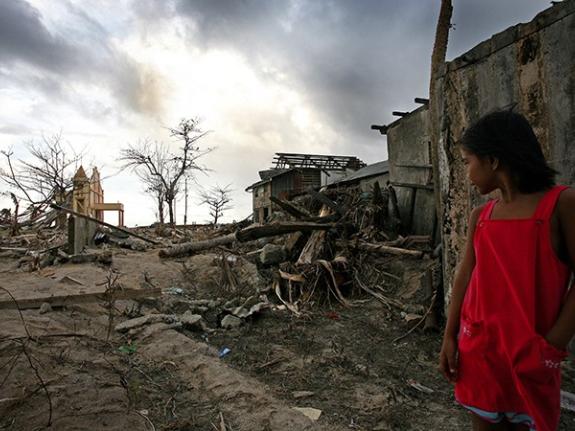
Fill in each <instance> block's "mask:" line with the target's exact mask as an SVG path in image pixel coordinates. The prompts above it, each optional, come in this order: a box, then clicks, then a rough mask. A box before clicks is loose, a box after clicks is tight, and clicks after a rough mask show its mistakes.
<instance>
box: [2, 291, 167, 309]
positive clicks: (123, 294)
mask: <svg viewBox="0 0 575 431" xmlns="http://www.w3.org/2000/svg"><path fill="white" fill-rule="evenodd" d="M161 294H162V289H159V288H157V289H119V290H116V291H115V292H114V294H113V296H112V298H113V299H114V300H117V299H135V298H151V297H158V296H160V295H161ZM108 300H109V298H108V297H107V294H106V291H105V290H102V291H99V292H89V293H77V294H68V295H53V296H43V297H34V298H23V299H18V298H16V301H17V302H18V307H19V308H20V309H21V310H25V309H30V308H40V307H41V306H42V304H43V303H45V302H46V303H48V304H50V305H51V306H52V307H63V306H65V305H72V304H87V303H91V302H103V301H108ZM18 307H17V306H16V303H15V302H14V301H13V300H12V299H10V298H7V299H0V310H15V309H17V308H18Z"/></svg>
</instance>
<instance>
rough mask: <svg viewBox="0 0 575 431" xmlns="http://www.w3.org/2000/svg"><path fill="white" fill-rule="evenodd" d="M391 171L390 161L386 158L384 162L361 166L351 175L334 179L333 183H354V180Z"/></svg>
mask: <svg viewBox="0 0 575 431" xmlns="http://www.w3.org/2000/svg"><path fill="white" fill-rule="evenodd" d="M388 172H389V161H388V160H384V161H382V162H377V163H373V164H371V165H368V166H366V167H365V168H361V169H359V170H357V171H355V172H353V173H352V174H350V175H347V176H345V177H343V178H341V179H339V180H336V181H334V182H333V183H330V185H331V184H344V183H352V182H354V181H359V180H363V179H365V178H369V177H375V176H378V175H383V174H386V173H388Z"/></svg>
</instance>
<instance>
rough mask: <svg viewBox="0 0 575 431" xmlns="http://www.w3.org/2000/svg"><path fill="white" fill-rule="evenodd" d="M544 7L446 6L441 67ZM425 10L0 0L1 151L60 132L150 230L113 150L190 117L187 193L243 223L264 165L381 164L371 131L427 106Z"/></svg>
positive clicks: (430, 31) (235, 0)
mask: <svg viewBox="0 0 575 431" xmlns="http://www.w3.org/2000/svg"><path fill="white" fill-rule="evenodd" d="M549 6H550V4H549V1H541V0H503V1H502V0H482V1H476V0H454V16H453V20H452V21H453V22H454V23H455V29H454V30H453V31H452V32H451V33H450V42H449V50H448V57H449V58H454V57H456V56H458V55H460V54H462V53H463V52H465V51H467V50H468V49H471V48H472V47H473V46H474V45H476V44H477V43H479V42H481V41H482V40H484V39H486V38H488V37H490V36H491V35H492V34H493V33H496V32H499V31H502V30H504V29H505V28H507V27H509V26H511V25H514V24H517V23H519V22H527V21H530V20H531V19H532V18H533V17H534V16H535V15H536V14H537V13H538V12H539V11H541V10H544V9H546V8H547V7H549ZM438 10H439V0H98V1H96V0H93V1H86V0H0V149H4V150H5V149H8V148H12V149H13V150H14V151H15V154H16V155H17V156H19V157H20V158H24V159H25V158H26V157H27V155H26V154H27V153H26V147H25V143H26V142H30V141H36V142H39V140H40V139H41V138H42V136H52V135H54V134H58V133H60V134H61V136H62V140H63V141H65V142H66V143H67V145H70V146H72V147H74V148H76V149H84V150H85V152H86V156H85V162H84V164H85V167H86V168H89V167H91V166H94V165H97V166H98V167H99V169H100V171H101V173H102V175H103V176H104V177H106V179H105V181H104V183H103V186H104V190H105V193H106V201H108V202H117V201H121V202H123V203H124V204H125V208H126V223H127V224H128V225H136V224H140V225H141V224H149V223H151V222H153V221H154V205H153V201H152V200H151V199H149V198H148V197H146V195H145V194H144V193H143V186H141V185H140V184H139V183H138V180H137V178H136V177H135V176H134V175H130V173H129V172H128V171H126V170H122V169H121V164H120V163H119V162H118V157H119V152H120V150H121V149H122V148H125V147H127V146H128V145H130V144H136V143H137V142H138V141H140V140H143V139H150V140H157V141H163V142H165V143H167V144H168V145H171V146H173V147H174V148H177V145H178V144H177V143H175V142H173V141H172V140H171V138H170V136H169V133H168V131H167V129H166V128H167V127H170V126H175V125H177V123H178V122H179V121H180V119H182V118H189V117H200V118H201V119H202V127H203V128H204V129H205V130H210V131H211V132H210V133H209V134H208V135H207V136H206V137H205V138H203V139H202V140H201V141H200V146H202V147H215V148H216V149H215V150H214V151H213V152H212V153H210V154H209V155H207V156H206V157H205V158H204V159H203V164H204V165H206V166H208V167H209V168H210V169H211V172H210V174H209V175H203V174H200V175H199V176H198V178H197V182H198V183H199V185H200V186H203V187H208V186H209V185H211V184H220V185H226V184H231V185H232V187H233V189H234V190H235V192H234V193H233V198H234V204H235V208H234V209H233V210H231V211H229V212H228V213H227V214H226V217H225V220H228V221H231V220H232V219H240V218H244V217H246V216H247V215H249V214H250V212H251V198H250V195H249V194H247V193H246V192H245V191H244V189H245V188H246V187H247V186H248V185H250V184H251V183H253V182H255V181H257V180H258V175H257V172H258V170H260V169H265V168H268V167H270V166H271V161H272V157H273V154H274V153H275V152H309V153H318V154H339V155H355V156H358V157H360V158H361V159H362V160H364V161H365V162H367V163H373V162H376V161H379V160H384V159H386V158H387V151H386V147H385V140H384V139H383V138H382V137H381V136H380V135H379V134H378V133H377V132H374V131H371V130H370V125H371V124H374V123H378V124H386V123H389V122H391V121H393V117H392V116H391V111H393V110H412V109H414V108H416V105H415V104H414V103H413V98H414V97H427V93H428V85H429V68H430V57H431V49H432V44H433V37H434V32H435V24H436V20H437V14H438ZM3 162H4V161H3V160H2V161H0V163H3ZM0 166H1V165H0ZM194 187H197V186H194ZM5 191H6V188H5V186H4V185H0V192H5ZM198 201H199V199H198V198H197V196H196V194H195V192H194V190H192V191H191V195H190V207H191V209H190V214H189V216H188V219H189V220H195V221H197V222H198V223H202V222H205V221H206V220H207V219H208V215H207V210H206V209H204V208H202V207H201V206H199V205H198ZM3 202H5V201H3ZM0 206H3V205H0ZM182 209H183V204H181V203H180V204H178V209H177V214H178V221H179V222H181V221H182V218H183V211H182ZM107 220H108V221H113V220H114V217H113V216H112V215H110V218H107Z"/></svg>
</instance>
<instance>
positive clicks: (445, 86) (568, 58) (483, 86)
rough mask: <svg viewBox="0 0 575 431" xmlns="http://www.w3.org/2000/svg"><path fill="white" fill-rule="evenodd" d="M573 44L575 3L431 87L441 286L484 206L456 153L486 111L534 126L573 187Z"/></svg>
mask: <svg viewBox="0 0 575 431" xmlns="http://www.w3.org/2000/svg"><path fill="white" fill-rule="evenodd" d="M574 40H575V1H572V0H569V1H563V2H561V3H557V4H555V5H554V6H552V7H550V8H549V9H547V10H545V11H543V12H541V13H540V14H538V15H537V16H536V17H535V18H534V19H533V20H532V21H531V22H529V23H527V24H518V25H516V26H514V27H510V28H508V29H507V30H505V31H503V32H501V33H498V34H495V35H494V36H492V37H491V38H490V39H489V40H486V41H484V42H482V43H480V44H479V45H477V46H476V47H474V48H473V49H471V50H469V51H468V52H466V53H465V54H463V55H461V56H460V57H458V58H456V59H454V60H453V61H450V62H448V63H446V65H445V69H444V74H443V76H442V77H441V79H440V80H439V81H438V82H437V83H436V85H437V86H438V88H439V89H440V91H439V94H441V95H442V96H441V100H440V101H439V103H440V116H441V118H440V120H439V122H440V125H441V132H440V133H441V134H440V141H439V172H438V175H437V177H438V178H439V184H438V186H439V188H440V193H441V207H442V208H441V218H442V220H441V225H442V227H443V232H442V234H443V235H442V236H443V246H444V247H443V250H444V256H443V258H444V277H445V278H444V279H445V285H446V286H451V284H452V276H453V270H454V268H455V265H456V263H457V260H458V256H459V255H460V252H461V250H462V248H463V246H464V243H465V233H466V230H467V220H468V216H469V213H470V211H471V209H472V208H473V207H475V206H477V205H479V204H480V203H482V202H483V199H482V198H481V197H480V196H479V195H478V194H477V193H476V192H475V191H474V190H473V189H472V188H470V187H469V186H468V182H467V181H466V178H465V168H464V166H463V164H462V162H461V157H460V156H459V154H458V150H457V147H456V145H457V142H458V141H459V139H460V138H461V136H462V133H463V131H464V130H465V129H466V127H468V126H469V125H470V124H472V123H473V122H475V121H477V120H478V119H479V118H480V117H481V116H483V115H485V114H487V113H489V112H491V111H494V110H498V109H509V108H512V107H513V108H514V109H515V110H517V111H518V112H521V113H522V114H524V115H525V116H526V117H527V118H528V119H529V121H530V122H531V124H532V125H533V127H534V130H535V133H536V134H537V137H538V138H539V140H540V142H541V144H542V147H543V151H544V153H545V155H546V157H547V159H548V160H549V162H550V164H551V166H552V167H553V168H555V169H556V170H557V171H558V172H559V175H558V177H557V181H558V182H559V183H563V184H571V185H573V184H575V147H574V145H575V43H573V41H574ZM446 290H448V289H446ZM446 293H447V295H449V293H450V292H446Z"/></svg>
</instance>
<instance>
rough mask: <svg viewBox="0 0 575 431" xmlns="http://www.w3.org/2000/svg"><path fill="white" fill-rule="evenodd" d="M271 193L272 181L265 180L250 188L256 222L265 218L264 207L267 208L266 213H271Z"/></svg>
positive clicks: (261, 221)
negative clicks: (265, 181)
mask: <svg viewBox="0 0 575 431" xmlns="http://www.w3.org/2000/svg"><path fill="white" fill-rule="evenodd" d="M271 195H272V183H271V181H270V182H267V183H264V184H261V185H259V186H256V187H254V189H253V190H252V196H253V209H254V221H255V222H257V223H263V221H264V219H265V212H266V211H265V209H266V208H267V212H268V215H270V214H271V207H272V203H271V201H270V196H271Z"/></svg>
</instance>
